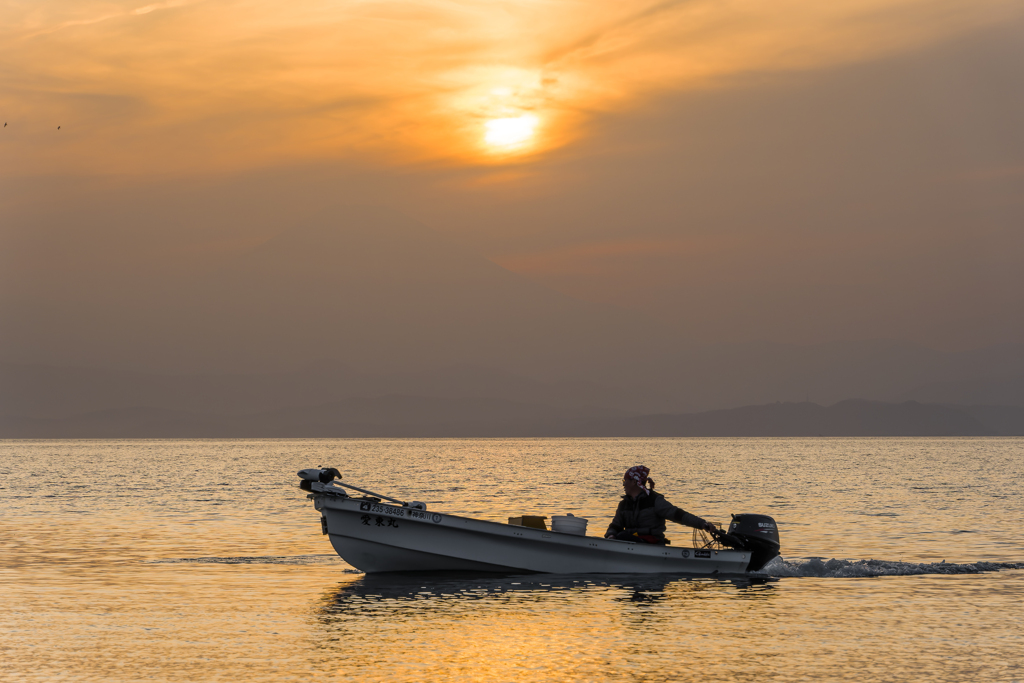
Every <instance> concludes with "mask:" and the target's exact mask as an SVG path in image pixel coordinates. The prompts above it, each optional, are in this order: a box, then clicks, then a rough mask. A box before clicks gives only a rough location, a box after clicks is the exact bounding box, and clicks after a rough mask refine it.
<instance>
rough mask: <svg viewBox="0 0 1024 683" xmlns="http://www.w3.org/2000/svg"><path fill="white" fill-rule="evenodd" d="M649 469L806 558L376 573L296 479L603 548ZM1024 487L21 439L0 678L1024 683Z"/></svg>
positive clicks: (662, 447)
mask: <svg viewBox="0 0 1024 683" xmlns="http://www.w3.org/2000/svg"><path fill="white" fill-rule="evenodd" d="M637 463H644V464H646V465H647V466H649V467H650V468H651V470H652V474H651V476H652V477H653V478H654V479H655V480H656V481H657V485H658V490H659V491H662V492H663V493H665V495H666V497H667V498H668V499H669V500H670V501H671V502H673V503H674V504H676V505H679V506H680V507H684V508H686V509H687V510H689V511H691V512H694V513H696V514H699V515H702V516H704V517H707V518H709V519H713V520H718V521H726V520H728V518H729V513H730V512H736V513H738V512H765V513H767V514H770V515H772V516H773V517H775V518H776V520H777V521H778V522H779V525H780V529H781V534H782V544H783V556H784V558H785V561H776V562H774V563H773V564H771V565H769V567H768V568H767V573H766V574H765V575H763V576H760V577H754V578H752V579H751V580H748V581H728V580H712V579H688V578H685V577H678V576H627V575H616V576H537V575H535V576H523V577H511V578H510V577H503V578H488V577H478V578H452V577H444V576H426V577H412V578H410V577H405V578H401V577H390V578H389V577H380V576H366V575H363V574H362V573H360V572H357V571H355V570H354V569H352V568H351V567H349V566H347V565H346V564H345V563H344V562H342V561H341V560H340V559H338V558H337V557H336V556H335V555H334V554H333V551H332V549H331V547H330V544H329V542H328V541H327V539H326V537H324V536H322V535H321V533H320V522H319V514H318V513H317V512H316V511H314V510H313V507H312V504H311V503H310V502H309V501H307V500H306V498H305V494H304V493H303V492H302V491H300V490H299V489H298V486H297V482H298V479H297V478H296V477H295V472H296V471H297V470H299V469H301V468H305V467H314V466H318V465H323V466H334V467H337V468H338V469H340V470H341V471H342V472H343V474H344V478H345V480H346V481H350V482H352V483H355V484H361V485H363V486H366V487H368V488H371V489H374V490H377V491H380V492H382V493H387V494H392V495H395V496H396V497H399V498H403V499H415V500H423V501H426V502H427V503H428V506H429V507H430V508H431V509H435V510H439V511H443V512H450V513H455V514H463V515H471V516H474V517H480V518H484V519H490V520H496V521H505V519H506V518H507V517H509V516H517V515H521V514H541V515H549V516H550V515H552V514H560V513H565V512H572V513H574V514H575V515H577V516H584V517H587V518H588V519H589V520H590V531H589V533H591V534H599V533H601V532H603V530H604V528H605V526H606V525H607V522H608V519H609V516H610V515H611V513H612V511H613V510H614V508H615V505H616V502H617V499H618V496H619V495H620V493H621V487H620V481H621V477H622V471H623V470H624V469H625V468H626V467H628V466H630V465H634V464H637ZM1022 474H1024V440H1022V439H621V440H616V439H535V440H530V439H514V440H501V439H481V440H469V439H452V440H366V441H358V440H310V441H303V440H266V441H228V440H220V441H0V475H2V476H0V679H3V680H11V681H15V680H17V681H35V680H40V681H42V680H47V681H50V680H103V681H135V680H156V681H184V680H198V681H219V680H224V681H228V680H230V681H237V680H244V681H283V680H297V681H303V680H309V679H329V680H335V679H337V680H342V679H347V678H350V679H352V680H361V681H396V682H397V681H418V682H419V681H530V682H531V683H544V682H547V681H551V682H555V681H558V682H561V681H626V680H636V681H760V680H779V681H797V680H808V681H839V680H857V681H968V680H970V681H1024V564H1021V565H1019V567H1021V568H1018V567H1015V566H1014V565H1016V563H1024V483H1022ZM676 529H678V531H676ZM670 536H671V537H672V538H673V542H674V544H676V545H682V544H685V545H689V534H688V533H687V532H685V531H683V530H682V529H681V528H680V527H675V529H671V528H670Z"/></svg>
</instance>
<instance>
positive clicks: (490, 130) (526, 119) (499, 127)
mask: <svg viewBox="0 0 1024 683" xmlns="http://www.w3.org/2000/svg"><path fill="white" fill-rule="evenodd" d="M537 123H538V120H537V117H536V116H533V115H531V114H527V115H525V116H518V117H516V118H507V119H494V120H492V121H488V122H487V124H486V128H487V133H486V134H485V135H484V141H485V142H486V143H487V144H488V145H490V146H491V147H496V148H500V149H514V148H517V147H522V146H523V145H525V144H527V143H528V142H529V141H530V140H531V139H532V138H533V133H534V129H535V128H536V127H537Z"/></svg>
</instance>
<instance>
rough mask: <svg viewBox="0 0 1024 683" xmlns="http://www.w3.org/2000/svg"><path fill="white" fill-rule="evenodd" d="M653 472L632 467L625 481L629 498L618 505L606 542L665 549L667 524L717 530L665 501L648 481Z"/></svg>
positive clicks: (638, 466)
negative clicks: (657, 546)
mask: <svg viewBox="0 0 1024 683" xmlns="http://www.w3.org/2000/svg"><path fill="white" fill-rule="evenodd" d="M650 472H651V470H650V469H648V468H646V467H644V466H643V465H637V466H636V467H630V468H629V469H628V470H626V474H625V475H624V476H623V477H622V488H623V489H624V490H625V492H626V495H624V496H622V500H621V501H619V507H618V508H617V509H616V510H615V518H614V519H612V523H611V524H609V525H608V531H607V532H605V535H604V537H605V538H613V539H616V540H619V541H634V542H637V543H659V544H662V545H665V544H667V543H668V539H666V538H665V520H670V521H672V522H675V523H677V524H682V525H684V526H691V527H693V528H695V529H703V530H705V531H710V530H712V529H713V528H714V526H713V525H712V524H711V523H710V522H706V521H704V520H703V519H701V518H700V517H697V516H696V515H691V514H690V513H689V512H687V511H686V510H683V509H682V508H677V507H676V506H675V505H673V504H672V503H670V502H668V501H667V500H665V496H663V495H661V494H660V493H658V492H656V491H655V490H654V480H653V479H651V478H650V477H648V476H647V475H649V474H650Z"/></svg>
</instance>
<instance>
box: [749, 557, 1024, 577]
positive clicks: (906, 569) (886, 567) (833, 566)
mask: <svg viewBox="0 0 1024 683" xmlns="http://www.w3.org/2000/svg"><path fill="white" fill-rule="evenodd" d="M1004 569H1024V562H968V563H963V564H956V563H950V562H946V561H945V560H943V561H942V562H893V561H889V560H837V559H835V558H833V559H831V560H823V559H821V558H819V557H814V558H811V559H810V560H806V561H804V562H789V561H786V560H785V559H783V558H782V557H776V558H775V559H773V560H772V561H771V562H769V563H768V564H766V565H765V566H764V567H763V568H762V569H761V571H759V572H751V575H752V576H772V577H776V576H777V577H782V576H814V577H821V578H829V579H852V578H864V577H871V576H913V575H917V574H983V573H985V572H998V571H1001V570H1004Z"/></svg>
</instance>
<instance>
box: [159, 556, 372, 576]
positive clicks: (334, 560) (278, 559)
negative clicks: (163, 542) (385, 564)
mask: <svg viewBox="0 0 1024 683" xmlns="http://www.w3.org/2000/svg"><path fill="white" fill-rule="evenodd" d="M151 563H152V564H341V563H342V562H341V558H340V557H338V556H337V555H243V556H240V557H178V558H169V559H164V560H152V561H151ZM343 571H348V570H343ZM357 573H361V572H357Z"/></svg>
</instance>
